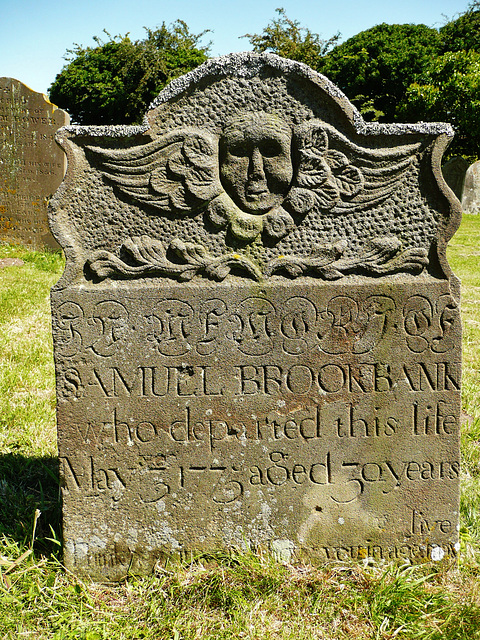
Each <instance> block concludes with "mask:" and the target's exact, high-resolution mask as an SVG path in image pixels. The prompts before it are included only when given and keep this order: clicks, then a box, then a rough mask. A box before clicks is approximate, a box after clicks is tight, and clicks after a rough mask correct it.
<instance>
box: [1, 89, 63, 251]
mask: <svg viewBox="0 0 480 640" xmlns="http://www.w3.org/2000/svg"><path fill="white" fill-rule="evenodd" d="M69 121H70V119H69V116H68V114H67V113H65V111H62V110H61V109H57V107H55V106H54V105H53V104H51V102H49V101H48V99H47V98H46V96H45V95H44V94H42V93H37V92H36V91H33V90H32V89H30V88H29V87H27V86H26V85H24V84H23V83H22V82H20V81H19V80H15V79H14V78H0V142H1V151H0V242H1V241H3V242H12V243H20V244H23V245H25V246H28V247H31V248H32V249H42V248H44V247H50V248H52V249H54V248H58V245H57V243H56V242H55V240H54V238H53V236H52V234H51V232H50V229H49V227H48V213H47V198H49V197H50V196H51V195H52V194H53V193H55V191H56V190H57V188H58V186H59V185H60V183H61V181H62V180H63V176H64V174H65V165H66V158H65V153H64V152H63V151H62V149H61V148H59V146H58V145H57V144H56V143H55V132H56V131H57V129H59V128H60V127H63V126H64V125H66V124H68V123H69Z"/></svg>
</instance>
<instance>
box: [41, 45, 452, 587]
mask: <svg viewBox="0 0 480 640" xmlns="http://www.w3.org/2000/svg"><path fill="white" fill-rule="evenodd" d="M451 136H452V130H451V128H450V127H449V126H448V125H443V124H434V125H426V124H424V125H395V126H393V125H392V126H390V125H378V124H370V125H369V124H366V123H364V122H363V120H362V118H361V116H360V115H359V114H358V112H357V111H356V110H355V109H354V108H353V107H352V105H351V104H350V103H349V102H348V101H347V100H346V98H345V97H344V96H343V94H341V93H340V92H339V91H338V89H337V88H336V87H334V86H333V85H331V84H330V83H329V82H328V81H327V80H326V79H325V78H323V77H322V76H319V75H318V74H316V73H314V72H313V71H311V70H310V69H309V68H308V67H306V66H304V65H301V64H299V63H295V62H291V61H286V60H282V59H281V58H278V57H276V56H272V55H267V54H262V55H256V54H235V55H232V56H227V57H225V58H219V59H215V60H211V61H209V62H207V63H206V64H205V65H202V67H200V68H199V69H197V70H196V71H194V72H192V73H190V74H188V75H187V76H184V77H183V78H180V79H179V80H177V81H174V82H173V83H172V84H171V85H170V86H169V87H167V89H166V90H165V91H164V92H163V93H162V94H160V96H159V97H158V98H157V100H156V101H155V102H154V104H153V105H152V106H151V108H150V110H149V112H148V113H147V116H146V120H145V123H144V124H143V125H142V126H141V127H66V128H64V129H62V130H61V131H60V132H59V133H58V136H57V137H58V140H59V142H60V143H61V144H62V146H63V148H64V149H65V150H66V152H67V156H68V170H67V175H66V178H65V181H64V183H63V184H62V186H61V188H60V190H59V191H58V192H57V195H56V196H55V198H54V201H53V209H52V214H51V222H52V229H53V232H54V235H55V237H56V238H57V239H58V241H59V242H60V244H61V245H62V247H63V248H64V250H65V253H66V256H67V265H66V270H65V273H64V275H63V277H62V279H61V280H60V282H59V283H58V285H57V286H56V287H55V288H54V290H53V291H52V312H53V331H54V347H55V364H56V374H57V399H58V409H57V411H58V435H59V452H60V460H61V475H62V483H63V489H62V491H63V509H64V537H65V562H66V564H67V566H68V567H69V568H70V569H72V570H75V571H76V572H78V573H80V574H87V575H90V576H92V577H94V578H96V579H113V580H115V579H120V578H122V577H123V576H124V575H125V573H126V572H127V571H128V570H131V571H134V572H138V573H146V572H148V571H150V570H151V569H152V567H153V566H154V565H155V563H156V562H157V560H159V559H162V558H164V557H166V556H168V555H170V554H172V553H178V554H188V553H189V552H191V551H199V550H212V549H219V548H230V547H245V546H249V547H252V548H270V549H271V550H272V551H273V552H274V553H276V554H277V555H278V556H279V557H282V558H284V559H295V558H300V557H304V558H309V559H312V560H315V561H318V560H320V561H322V560H330V559H346V558H364V557H368V556H371V557H374V558H377V559H392V560H400V561H403V560H404V559H409V560H411V561H425V560H436V561H441V560H448V561H451V559H452V558H454V557H455V556H456V553H457V549H458V508H459V507H458V500H459V446H458V440H459V415H460V375H461V368H460V367H461V363H460V320H459V310H458V304H459V294H458V291H459V287H458V281H457V279H456V278H455V276H454V275H453V274H452V273H451V271H450V268H449V266H448V264H447V261H446V257H445V249H446V244H447V241H448V239H449V238H450V237H451V235H452V234H453V232H454V231H455V229H456V228H457V226H458V223H459V215H460V214H459V203H458V202H457V201H456V200H455V199H453V198H452V199H451V200H450V194H451V192H450V190H449V189H448V188H447V187H446V185H445V183H444V181H443V178H442V176H441V170H440V162H441V155H442V152H443V150H444V148H445V146H446V145H447V144H448V142H449V140H450V138H451Z"/></svg>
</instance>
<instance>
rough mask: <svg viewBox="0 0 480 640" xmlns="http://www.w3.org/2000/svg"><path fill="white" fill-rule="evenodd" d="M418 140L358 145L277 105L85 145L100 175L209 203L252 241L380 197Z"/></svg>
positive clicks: (144, 194) (168, 204)
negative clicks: (214, 123) (126, 142)
mask: <svg viewBox="0 0 480 640" xmlns="http://www.w3.org/2000/svg"><path fill="white" fill-rule="evenodd" d="M332 142H333V143H335V144H336V146H338V147H340V148H342V149H343V150H345V151H347V152H348V154H349V156H350V157H351V158H352V159H353V161H354V162H355V164H353V163H352V162H351V161H350V160H349V158H348V157H347V155H346V154H345V153H343V152H342V151H339V150H338V149H332V148H331V143H332ZM418 146H419V145H418V144H411V145H409V146H408V147H399V148H397V149H395V150H392V149H388V150H378V149H377V150H372V149H364V148H362V147H358V146H356V145H354V144H353V143H352V142H350V141H349V140H348V139H347V138H346V137H344V136H343V135H342V134H340V133H339V132H338V131H336V130H335V129H333V127H330V126H329V125H326V124H325V123H323V122H320V121H318V120H310V121H308V122H307V123H305V124H303V125H298V126H294V125H289V124H288V123H287V122H286V121H285V120H284V119H283V118H281V117H279V116H277V115H275V114H268V113H265V112H242V113H240V114H238V115H236V116H235V117H233V118H232V119H231V120H230V122H228V123H227V124H226V126H225V127H224V128H223V131H222V132H221V134H220V135H215V134H213V133H211V132H209V131H207V130H203V129H198V128H191V127H185V128H181V129H176V130H174V131H171V132H169V133H167V134H165V135H163V136H161V137H160V138H159V139H157V140H155V141H153V142H151V143H148V144H145V145H142V146H138V147H133V148H130V149H120V150H111V149H101V148H98V147H92V146H90V147H88V149H89V150H90V151H91V152H93V153H94V155H96V156H97V157H98V158H99V159H100V170H101V171H102V173H103V175H104V176H105V177H106V178H107V179H108V180H110V181H111V182H113V183H114V184H115V185H117V187H118V188H119V189H120V190H121V191H122V192H123V193H124V194H127V195H129V196H131V197H132V198H133V199H134V200H136V201H137V202H140V203H144V204H147V205H149V206H150V207H153V208H155V209H157V210H160V211H161V212H164V213H168V214H171V215H176V216H187V215H192V214H193V215H195V214H196V213H198V212H199V211H200V210H205V211H206V214H207V216H208V218H209V219H210V221H211V222H212V223H214V224H215V225H216V226H217V227H219V228H225V227H227V228H228V229H229V230H230V232H231V233H232V234H233V236H234V237H235V238H237V239H238V240H241V241H244V242H247V243H248V242H252V241H253V240H255V239H256V238H258V236H259V235H260V234H262V233H263V234H265V235H266V236H268V237H270V238H271V239H273V240H279V239H280V238H283V237H284V236H285V235H287V234H288V233H289V232H290V231H291V230H292V229H293V228H294V226H295V224H296V223H298V221H299V220H301V219H302V218H303V217H304V216H305V215H307V214H308V213H309V212H310V211H311V210H313V209H316V210H318V211H320V212H321V211H328V212H331V213H333V214H340V213H348V212H350V211H352V210H354V209H355V210H358V209H363V208H366V207H368V206H373V205H375V204H378V203H379V202H380V201H382V200H384V199H385V198H386V197H388V196H389V195H390V194H391V193H392V192H393V190H394V189H395V187H396V186H397V185H398V182H399V180H400V179H401V177H402V175H403V174H404V173H405V171H406V170H407V169H408V167H409V166H410V163H411V160H412V157H413V155H414V153H415V151H416V150H417V149H418ZM373 160H375V161H377V162H376V163H373V162H372V161H373ZM378 161H380V162H378ZM374 164H375V165H376V166H375V167H374V168H372V167H373V165H374Z"/></svg>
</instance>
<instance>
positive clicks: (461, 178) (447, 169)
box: [442, 156, 468, 201]
mask: <svg viewBox="0 0 480 640" xmlns="http://www.w3.org/2000/svg"><path fill="white" fill-rule="evenodd" d="M467 169H468V162H467V161H466V160H465V158H463V157H462V156H453V158H450V160H447V162H446V163H445V164H444V165H443V166H442V173H443V177H444V179H445V182H446V183H447V184H448V186H449V187H450V189H451V190H452V191H453V193H454V194H455V195H456V196H457V198H458V199H459V200H460V201H461V200H462V193H463V185H464V183H465V174H466V173H467Z"/></svg>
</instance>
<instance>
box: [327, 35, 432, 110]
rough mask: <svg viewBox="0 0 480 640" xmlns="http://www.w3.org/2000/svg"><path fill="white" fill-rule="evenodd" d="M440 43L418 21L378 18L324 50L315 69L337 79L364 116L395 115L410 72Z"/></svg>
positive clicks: (414, 72) (418, 68)
mask: <svg viewBox="0 0 480 640" xmlns="http://www.w3.org/2000/svg"><path fill="white" fill-rule="evenodd" d="M439 48H440V36H439V34H438V31H437V30H436V29H431V28H430V27H427V26H425V25H423V24H418V25H415V24H380V25H377V26H376V27H372V28H371V29H368V30H367V31H362V32H361V33H359V34H358V35H356V36H353V37H352V38H349V39H348V40H346V41H345V42H343V43H342V44H340V45H338V46H337V47H335V48H334V49H333V50H332V51H331V52H330V53H329V54H327V55H326V56H325V58H324V59H323V61H322V64H321V65H320V71H321V72H322V73H324V74H325V75H326V76H327V77H328V78H330V80H332V81H333V82H334V83H335V84H337V85H338V86H339V87H340V89H342V91H344V92H345V94H346V95H347V96H348V98H350V100H352V102H353V103H354V104H356V106H357V107H358V108H359V110H360V112H361V113H362V114H363V115H364V117H365V118H366V119H382V120H384V121H387V122H391V121H392V120H394V119H395V115H396V106H397V103H398V101H399V100H400V99H401V98H402V97H403V95H404V93H405V91H406V89H407V87H408V86H409V84H410V83H411V82H412V80H413V79H414V77H415V76H416V75H417V74H418V73H420V72H421V71H422V70H423V69H424V67H425V65H426V64H427V62H429V61H430V59H431V58H432V57H435V56H436V55H437V53H438V51H439Z"/></svg>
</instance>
